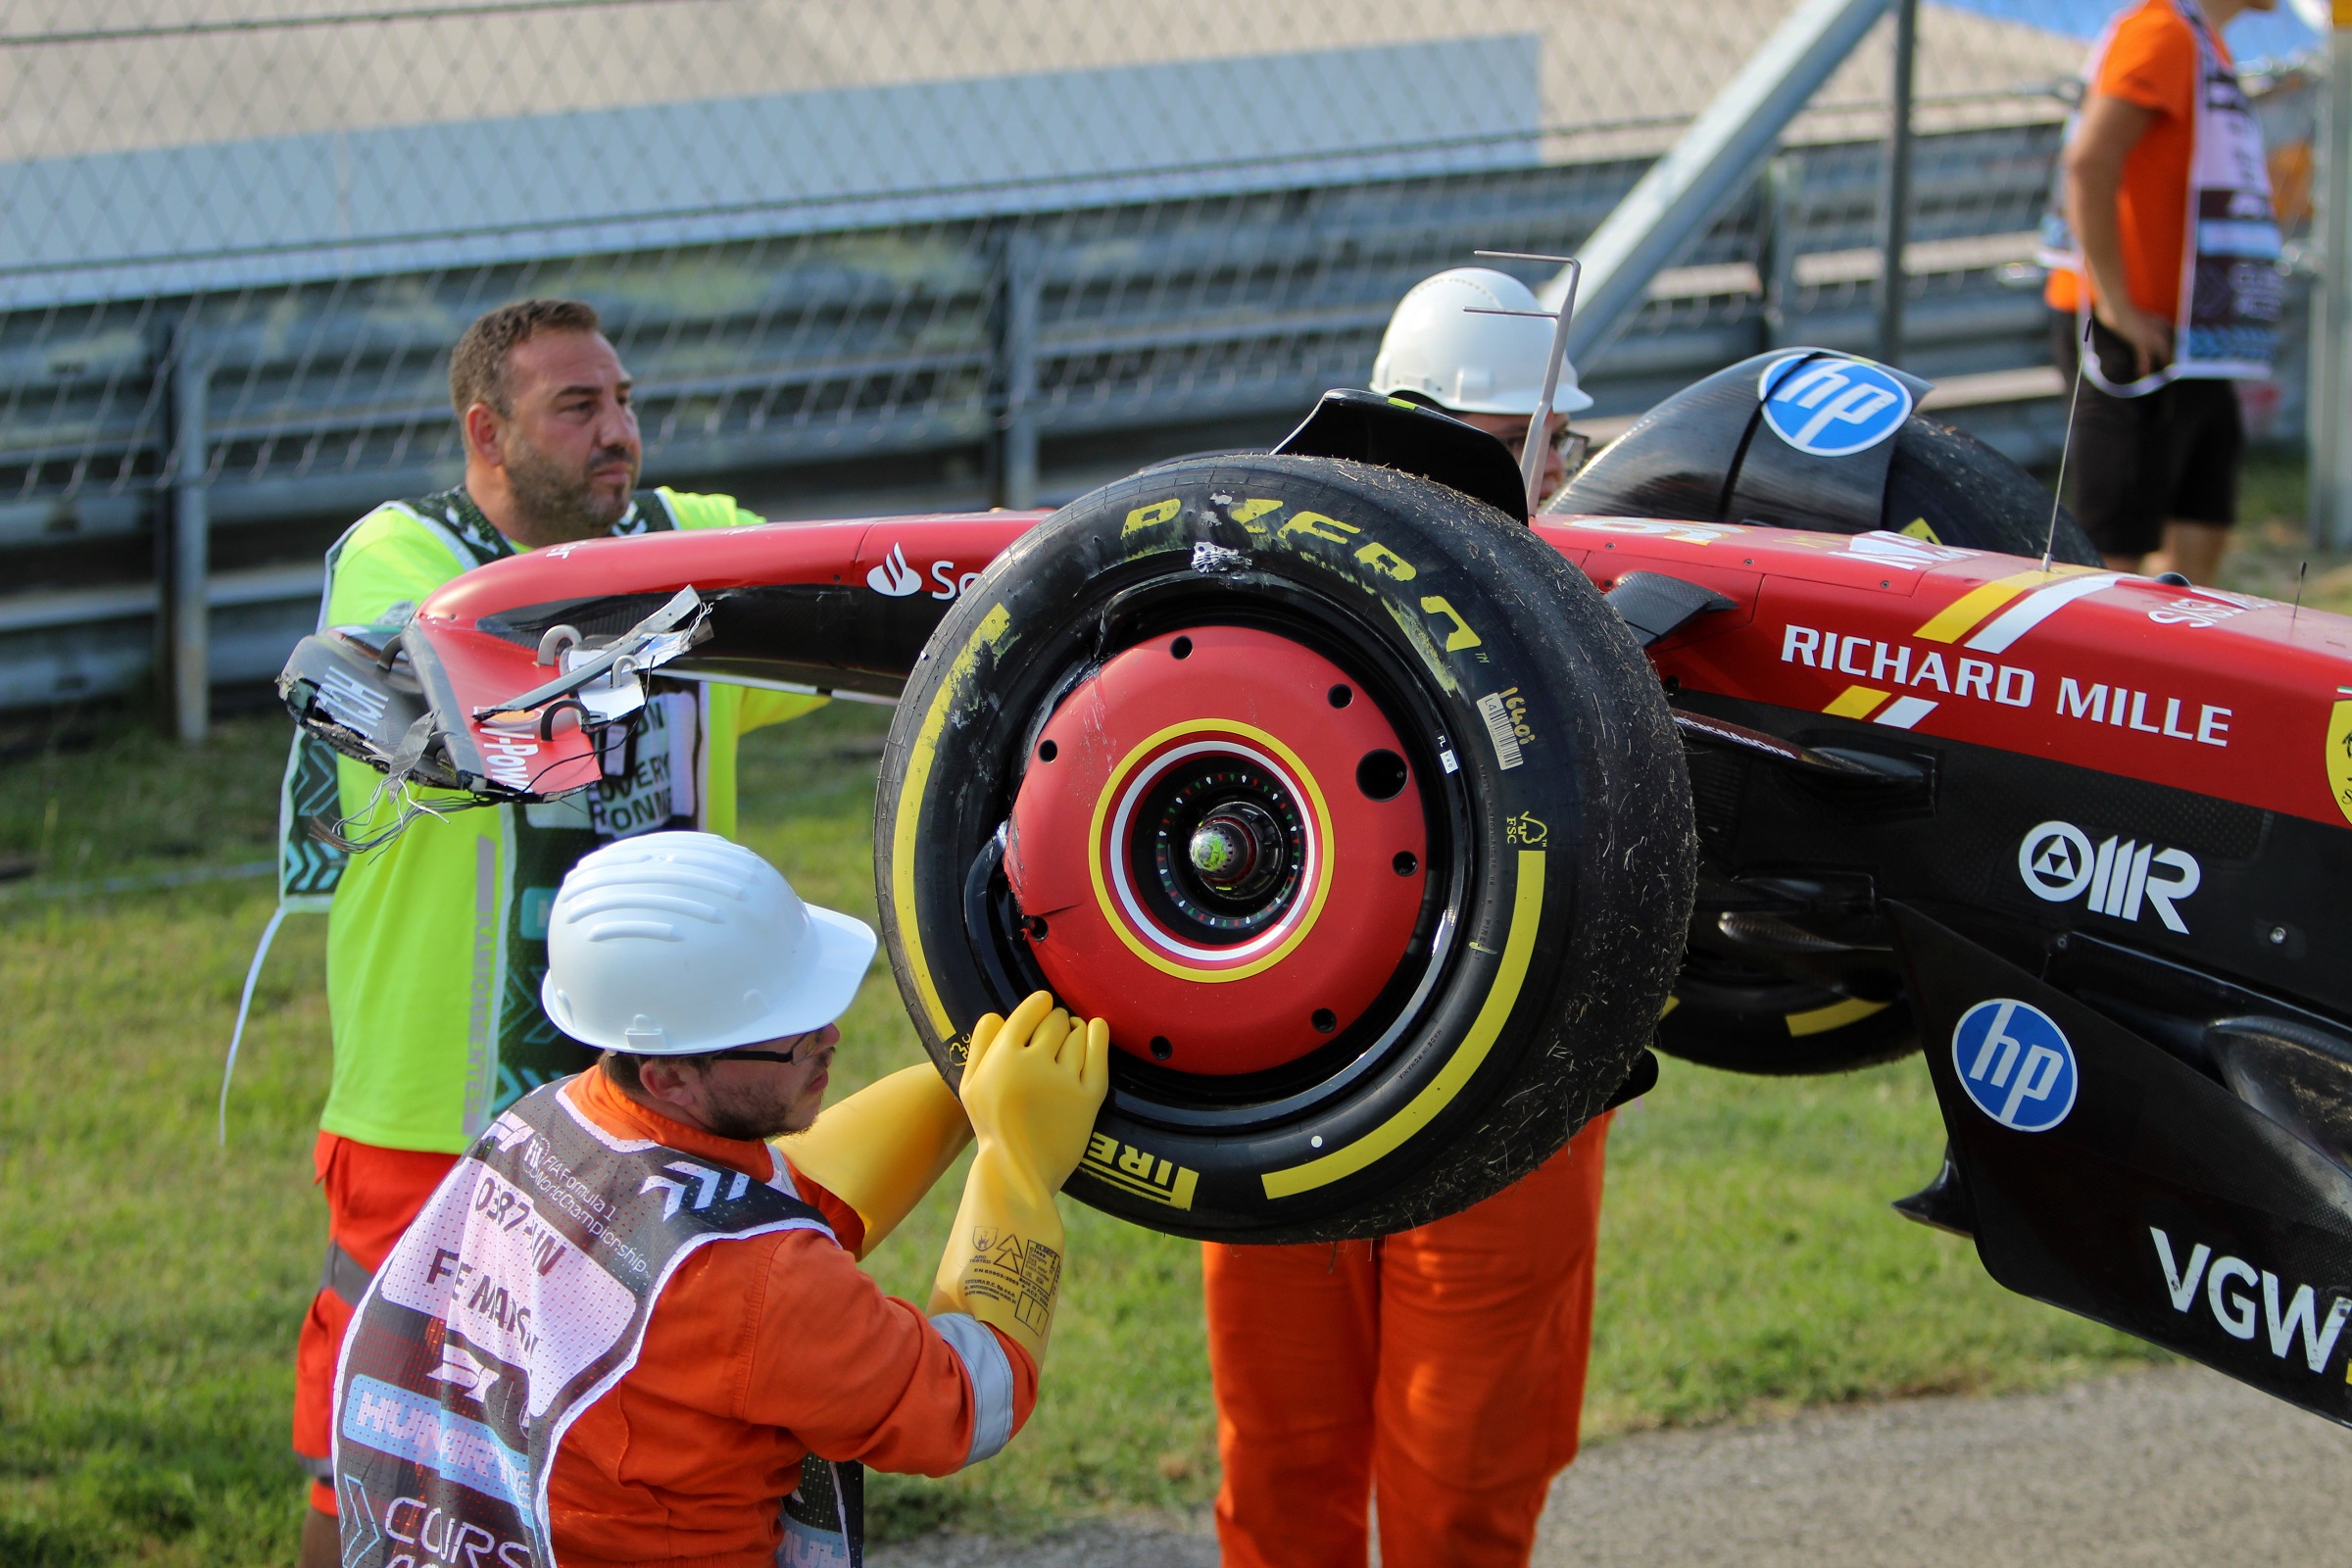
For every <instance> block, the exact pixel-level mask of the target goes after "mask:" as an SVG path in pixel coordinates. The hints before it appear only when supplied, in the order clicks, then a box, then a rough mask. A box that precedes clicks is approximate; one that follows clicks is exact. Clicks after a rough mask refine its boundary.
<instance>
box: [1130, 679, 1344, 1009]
mask: <svg viewBox="0 0 2352 1568" xmlns="http://www.w3.org/2000/svg"><path fill="white" fill-rule="evenodd" d="M1203 732H1206V733H1211V734H1218V735H1240V736H1244V737H1247V738H1248V739H1250V740H1252V741H1255V742H1256V743H1257V744H1258V745H1260V746H1263V747H1264V748H1265V749H1266V750H1267V751H1269V752H1272V753H1273V754H1274V755H1275V756H1276V757H1279V758H1281V759H1282V760H1283V762H1284V763H1285V764H1286V765H1288V766H1289V768H1290V769H1291V771H1292V773H1293V774H1294V775H1296V776H1297V778H1298V780H1299V784H1300V785H1302V786H1303V787H1304V788H1305V790H1306V799H1307V804H1308V805H1309V807H1311V808H1312V809H1313V811H1314V816H1315V831H1316V833H1317V834H1318V835H1319V836H1320V838H1321V840H1322V853H1321V854H1320V855H1319V856H1317V857H1316V859H1317V861H1318V862H1319V863H1318V864H1317V865H1316V867H1315V891H1314V895H1313V897H1312V898H1311V899H1310V900H1309V901H1308V903H1307V906H1306V913H1305V914H1304V915H1302V916H1300V918H1299V926H1298V929H1297V930H1295V931H1293V932H1292V933H1291V934H1290V935H1289V936H1287V937H1285V938H1284V939H1283V941H1282V944H1281V945H1280V946H1279V947H1277V948H1275V949H1274V951H1272V952H1271V953H1264V954H1260V955H1259V956H1256V957H1254V958H1252V959H1250V961H1249V962H1248V963H1245V964H1241V965H1238V966H1237V967H1235V968H1231V969H1196V968H1193V967H1191V966H1190V965H1187V964H1181V963H1177V962H1175V961H1174V960H1173V959H1170V958H1166V957H1163V956H1160V955H1159V954H1157V953H1154V952H1153V951H1152V946H1151V944H1150V943H1147V942H1146V941H1145V940H1144V939H1143V938H1142V937H1139V936H1137V935H1136V934H1135V932H1134V931H1133V930H1131V929H1130V928H1129V926H1128V924H1127V917H1126V915H1125V914H1124V913H1122V912H1121V911H1120V909H1119V908H1118V907H1117V905H1116V904H1115V903H1114V902H1113V901H1112V899H1111V896H1110V885H1109V884H1108V883H1107V882H1105V881H1104V880H1103V853H1102V852H1104V847H1103V824H1104V823H1105V822H1107V821H1108V820H1109V817H1110V805H1111V801H1112V799H1113V798H1114V797H1115V796H1116V795H1117V794H1118V792H1119V785H1120V784H1121V783H1123V782H1125V780H1126V778H1127V775H1128V774H1129V773H1132V772H1134V771H1135V769H1136V765H1137V764H1138V763H1140V762H1141V761H1142V760H1144V759H1145V758H1146V757H1147V756H1149V755H1151V753H1152V751H1154V750H1156V749H1157V748H1158V747H1159V746H1160V745H1161V744H1162V743H1163V742H1166V741H1170V740H1174V739H1175V738H1177V737H1178V736H1181V735H1197V734H1201V733H1203ZM1115 849H1116V847H1115V846H1112V847H1110V852H1115ZM1337 850H1338V846H1337V845H1336V844H1334V843H1333V842H1332V830H1331V811H1330V810H1329V809H1328V808H1326V807H1325V805H1324V804H1323V790H1322V786H1320V785H1318V784H1317V783H1316V782H1315V775H1314V774H1313V773H1311V772H1309V771H1308V770H1307V766H1306V764H1305V763H1304V762H1302V761H1300V760H1299V754H1298V753H1297V752H1294V751H1292V750H1291V749H1290V748H1289V747H1288V746H1285V745H1283V744H1282V742H1280V741H1278V740H1276V739H1275V738H1274V737H1273V736H1271V735H1269V734H1267V733H1266V732H1265V731H1264V730H1262V729H1259V728H1257V727H1256V726H1255V725H1252V724H1244V723H1242V722H1241V721H1239V720H1238V719H1229V718H1188V719H1186V720H1185V721H1184V722H1183V723H1181V724H1170V725H1169V726H1168V727H1167V728H1166V729H1163V730H1161V731H1160V732H1159V733H1158V734H1156V735H1152V736H1148V737H1147V738H1146V739H1145V740H1144V741H1143V743H1142V744H1141V745H1139V746H1137V747H1136V748H1135V750H1133V751H1131V752H1129V753H1128V754H1127V755H1126V756H1125V757H1123V758H1121V759H1120V760H1119V765H1118V766H1116V767H1114V768H1112V769H1111V770H1110V778H1109V780H1108V781H1107V782H1105V783H1104V784H1103V793H1102V794H1101V795H1099V796H1097V797H1096V798H1095V819H1094V822H1093V823H1092V825H1090V826H1089V827H1088V829H1087V836H1086V870H1087V875H1088V876H1089V877H1091V878H1092V879H1093V881H1094V884H1095V903H1096V904H1097V905H1099V906H1100V907H1102V910H1103V919H1105V920H1107V921H1109V922H1110V928H1111V930H1113V931H1115V932H1117V933H1118V937H1119V940H1120V941H1121V942H1123V943H1125V944H1126V945H1127V951H1128V952H1130V953H1132V954H1134V955H1135V956H1137V957H1139V958H1141V959H1143V960H1144V961H1145V962H1146V963H1148V964H1150V965H1151V966H1152V968H1154V969H1157V970H1158V971H1159V972H1160V973H1162V974H1172V975H1174V976H1175V977H1176V978H1177V979H1179V980H1193V981H1198V982H1199V983H1201V984H1202V985H1212V986H1213V985H1223V984H1225V983H1226V982H1228V981H1233V980H1247V979H1249V978H1250V976H1251V975H1253V974H1263V973H1265V972H1266V971H1267V970H1268V969H1271V968H1273V967H1274V965H1276V964H1278V963H1280V962H1281V961H1282V960H1283V959H1285V958H1287V957H1289V956H1291V953H1292V950H1294V949H1296V948H1297V947H1298V946H1299V943H1301V942H1303V941H1305V940H1306V934H1307V933H1308V932H1309V931H1312V930H1313V929H1314V928H1315V922H1316V921H1317V920H1318V919H1320V918H1322V915H1323V900H1324V898H1325V896H1326V895H1328V894H1329V893H1330V892H1331V866H1332V861H1333V860H1334V859H1335V858H1337V853H1336V852H1337Z"/></svg>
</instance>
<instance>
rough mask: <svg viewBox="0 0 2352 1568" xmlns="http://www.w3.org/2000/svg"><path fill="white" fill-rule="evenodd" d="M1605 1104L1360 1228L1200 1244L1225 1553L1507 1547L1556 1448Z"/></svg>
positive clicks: (1275, 1556) (1328, 1563)
mask: <svg viewBox="0 0 2352 1568" xmlns="http://www.w3.org/2000/svg"><path fill="white" fill-rule="evenodd" d="M1608 1124H1609V1117H1607V1116H1605V1115H1603V1116H1600V1117H1596V1118H1595V1119H1594V1120H1593V1122H1592V1123H1590V1124H1589V1125H1588V1126H1587V1127H1586V1128H1585V1129H1584V1131H1582V1132H1580V1133H1578V1134H1577V1135H1576V1137H1575V1139H1574V1140H1573V1141H1572V1142H1571V1143H1570V1144H1569V1145H1568V1147H1567V1148H1566V1149H1563V1150H1561V1151H1560V1152H1558V1153H1557V1154H1554V1155H1553V1156H1552V1157H1551V1158H1550V1159H1549V1160H1547V1161H1546V1162H1545V1163H1544V1164H1543V1165H1542V1166H1540V1167H1538V1168H1537V1170H1536V1171H1535V1173H1534V1174H1532V1175H1530V1176H1528V1177H1527V1178H1525V1179H1524V1180H1522V1181H1520V1182H1518V1183H1516V1184H1515V1185H1513V1186H1511V1187H1508V1188H1505V1189H1504V1190H1503V1191H1502V1192H1500V1193H1498V1194H1496V1195H1495V1197H1493V1198H1490V1199H1488V1200H1487V1201H1485V1202H1483V1203H1480V1204H1478V1205H1476V1206H1475V1207H1472V1208H1469V1209H1466V1210H1464V1211H1463V1212H1462V1213H1459V1214H1456V1215H1453V1216H1452V1217H1451V1218H1448V1219H1442V1220H1439V1221H1437V1222H1436V1223H1435V1224H1430V1225H1424V1226H1422V1227H1420V1228H1419V1229H1418V1230H1410V1231H1405V1232H1403V1233H1402V1234H1401V1235H1397V1236H1389V1237H1384V1238H1382V1239H1380V1240H1379V1241H1375V1242H1346V1243H1341V1244H1339V1245H1337V1246H1334V1245H1331V1244H1328V1243H1326V1244H1323V1245H1319V1246H1300V1247H1230V1246H1226V1245H1224V1244H1222V1243H1215V1242H1211V1243H1208V1244H1206V1245H1205V1246H1204V1248H1203V1250H1202V1257H1201V1274H1202V1280H1203V1284H1204V1287H1205V1294H1206V1298H1207V1302H1208V1359H1209V1368H1210V1371H1211V1372H1212V1373H1213V1374H1214V1376H1215V1380H1216V1396H1217V1449H1218V1453H1219V1455H1220V1457H1221V1458H1222V1459H1223V1461H1224V1468H1225V1482H1224V1486H1223V1488H1222V1489H1221V1490H1220V1491H1219V1492H1218V1494H1217V1538H1218V1542H1219V1544H1220V1546H1221V1547H1222V1550H1223V1554H1224V1561H1225V1568H1363V1564H1364V1562H1365V1547H1366V1540H1367V1513H1368V1510H1367V1507H1366V1504H1367V1502H1368V1500H1369V1499H1370V1498H1371V1497H1372V1496H1374V1495H1377V1496H1378V1498H1379V1501H1380V1510H1379V1511H1380V1553H1381V1560H1382V1562H1383V1563H1384V1564H1386V1565H1387V1568H1436V1565H1438V1564H1446V1565H1449V1568H1487V1565H1489V1564H1496V1565H1499V1564H1524V1563H1525V1562H1526V1561H1527V1560H1528V1553H1529V1551H1530V1549H1531V1548H1532V1547H1533V1545H1534V1544H1535V1539H1536V1519H1537V1517H1538V1516H1539V1515H1540V1514H1541V1513H1542V1512H1543V1510H1544V1494H1545V1492H1546V1491H1547V1490H1549V1487H1550V1484H1551V1478H1552V1477H1553V1476H1555V1475H1557V1474H1558V1473H1559V1472H1560V1471H1561V1470H1562V1469H1564V1468H1565V1467H1566V1466H1567V1464H1568V1462H1569V1461H1570V1460H1571V1459H1573V1458H1575V1457H1576V1441H1577V1425H1578V1420H1579V1418H1580V1416H1581V1414H1582V1412H1583V1410H1584V1402H1585V1364H1586V1360H1587V1355H1588V1351H1589V1349H1590V1348H1591V1345H1592V1337H1593V1251H1594V1246H1595V1243H1596V1241H1597V1238H1598V1234H1599V1229H1600V1179H1601V1158H1602V1153H1603V1152H1604V1150H1605V1149H1606V1147H1607V1142H1608V1132H1609V1128H1608Z"/></svg>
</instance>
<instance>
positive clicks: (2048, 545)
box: [2041, 316, 2090, 571]
mask: <svg viewBox="0 0 2352 1568" xmlns="http://www.w3.org/2000/svg"><path fill="white" fill-rule="evenodd" d="M2089 358H2090V318H2089V317H2087V316H2085V317H2084V318H2082V342H2081V343H2079V344H2077V345H2076V347H2075V392H2074V396H2072V397H2070V398H2068V399H2067V400H2066V436H2065V439H2063V440H2061V441H2060V442H2059V443H2058V484H2057V487H2056V488H2055V489H2054V490H2053V491H2051V493H2050V531H2049V536H2048V537H2047V538H2045V539H2043V540H2042V542H2041V569H2042V570H2043V571H2048V570H2049V569H2050V553H2051V552H2052V551H2054V550H2056V549H2057V548H2058V509H2059V508H2060V507H2061V506H2063V505H2064V504H2065V503H2064V502H2063V500H2062V499H2061V498H2062V497H2063V496H2065V494H2066V458H2067V454H2068V453H2070V452H2072V451H2074V449H2075V411H2076V410H2077V409H2079V408H2081V407H2082V362H2083V361H2085V360H2087V359H2089Z"/></svg>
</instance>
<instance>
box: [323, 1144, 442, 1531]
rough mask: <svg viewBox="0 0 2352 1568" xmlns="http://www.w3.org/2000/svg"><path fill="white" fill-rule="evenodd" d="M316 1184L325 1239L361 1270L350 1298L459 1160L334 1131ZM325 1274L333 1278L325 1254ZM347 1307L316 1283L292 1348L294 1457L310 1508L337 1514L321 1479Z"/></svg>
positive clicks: (327, 1286)
mask: <svg viewBox="0 0 2352 1568" xmlns="http://www.w3.org/2000/svg"><path fill="white" fill-rule="evenodd" d="M311 1160H312V1164H313V1166H314V1167H315V1168H316V1169H317V1170H318V1172H319V1186H320V1187H321V1188H323V1189H325V1191H326V1216H327V1218H326V1225H327V1239H328V1242H329V1243H330V1245H331V1246H333V1247H339V1248H341V1249H342V1250H343V1251H344V1252H345V1253H346V1254H348V1255H349V1257H350V1259H351V1260H352V1261H353V1262H356V1263H357V1264H358V1265H359V1267H360V1269H361V1270H363V1271H364V1273H362V1274H360V1275H359V1276H357V1278H356V1279H355V1278H354V1277H353V1275H352V1271H351V1269H350V1267H349V1265H348V1264H347V1265H346V1266H345V1268H344V1270H343V1284H344V1288H345V1289H346V1290H351V1291H352V1294H353V1295H354V1297H356V1296H357V1294H358V1290H355V1289H353V1287H354V1286H355V1285H356V1286H357V1287H358V1289H365V1288H366V1285H367V1276H368V1275H372V1274H373V1273H374V1272H375V1271H376V1270H377V1269H379V1268H381V1267H383V1264H384V1258H385V1256H386V1255H387V1254H389V1253H390V1252H391V1250H392V1248H393V1246H394V1244H396V1243H397V1242H399V1240H400V1239H401V1237H402V1236H403V1235H404V1234H405V1233H406V1232H407V1231H408V1228H409V1226H410V1224H411V1223H412V1222H414V1221H415V1220H416V1218H417V1211H418V1210H420V1209H422V1208H423V1207H424V1201H425V1200H426V1199H428V1198H430V1197H432V1196H433V1189H434V1188H436V1187H438V1186H440V1185H441V1178H442V1177H443V1176H445V1175H447V1174H448V1173H449V1168H450V1166H452V1165H455V1164H456V1163H457V1162H458V1156H457V1155H455V1154H435V1153H430V1152H425V1151H423V1150H417V1149H379V1148H378V1147H376V1146H375V1145H373V1144H363V1143H358V1142H355V1141H354V1140H352V1139H349V1138H345V1137H342V1136H341V1135H339V1134H336V1133H326V1132H322V1133H320V1134H319V1142H318V1144H317V1146H316V1147H315V1148H314V1149H313V1150H312V1152H311ZM328 1257H329V1270H328V1272H329V1275H330V1278H331V1277H332V1276H333V1274H334V1269H333V1262H332V1259H333V1253H332V1252H331V1251H330V1252H329V1253H328ZM352 1305H353V1302H352V1301H349V1300H346V1299H344V1298H343V1296H341V1295H339V1294H338V1293H337V1292H336V1290H335V1289H334V1286H333V1285H332V1284H331V1283H329V1280H321V1281H320V1282H319V1294H318V1295H317V1296H316V1297H313V1298H312V1299H311V1310H310V1312H309V1314H308V1315H307V1316H305V1317H304V1318H303V1320H302V1338H301V1339H300V1340H299V1341H298V1342H296V1344H295V1347H294V1454H295V1457H296V1458H298V1459H300V1460H301V1461H302V1467H303V1469H304V1471H305V1472H307V1473H308V1474H309V1475H310V1477H311V1506H312V1507H314V1508H316V1509H318V1510H319V1512H320V1513H326V1514H331V1513H333V1512H334V1511H335V1489H334V1487H333V1486H332V1485H331V1484H329V1483H328V1482H327V1481H324V1480H322V1479H320V1478H321V1477H322V1476H323V1475H324V1474H325V1473H326V1466H327V1460H328V1456H329V1455H330V1454H331V1453H333V1452H334V1449H333V1447H332V1446H331V1437H332V1433H333V1427H334V1414H335V1361H336V1359H337V1358H338V1357H340V1356H341V1355H342V1353H343V1333H344V1331H345V1330H346V1329H348V1328H350V1327H351V1312H352Z"/></svg>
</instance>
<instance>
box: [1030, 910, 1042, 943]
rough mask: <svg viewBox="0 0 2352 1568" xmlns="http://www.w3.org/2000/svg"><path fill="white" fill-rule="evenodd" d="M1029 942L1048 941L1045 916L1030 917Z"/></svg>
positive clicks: (1035, 915) (1034, 915)
mask: <svg viewBox="0 0 2352 1568" xmlns="http://www.w3.org/2000/svg"><path fill="white" fill-rule="evenodd" d="M1029 940H1030V941H1032V942H1043V941H1045V940H1046V917H1045V916H1044V915H1042V914H1033V915H1031V916H1030V917H1029Z"/></svg>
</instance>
